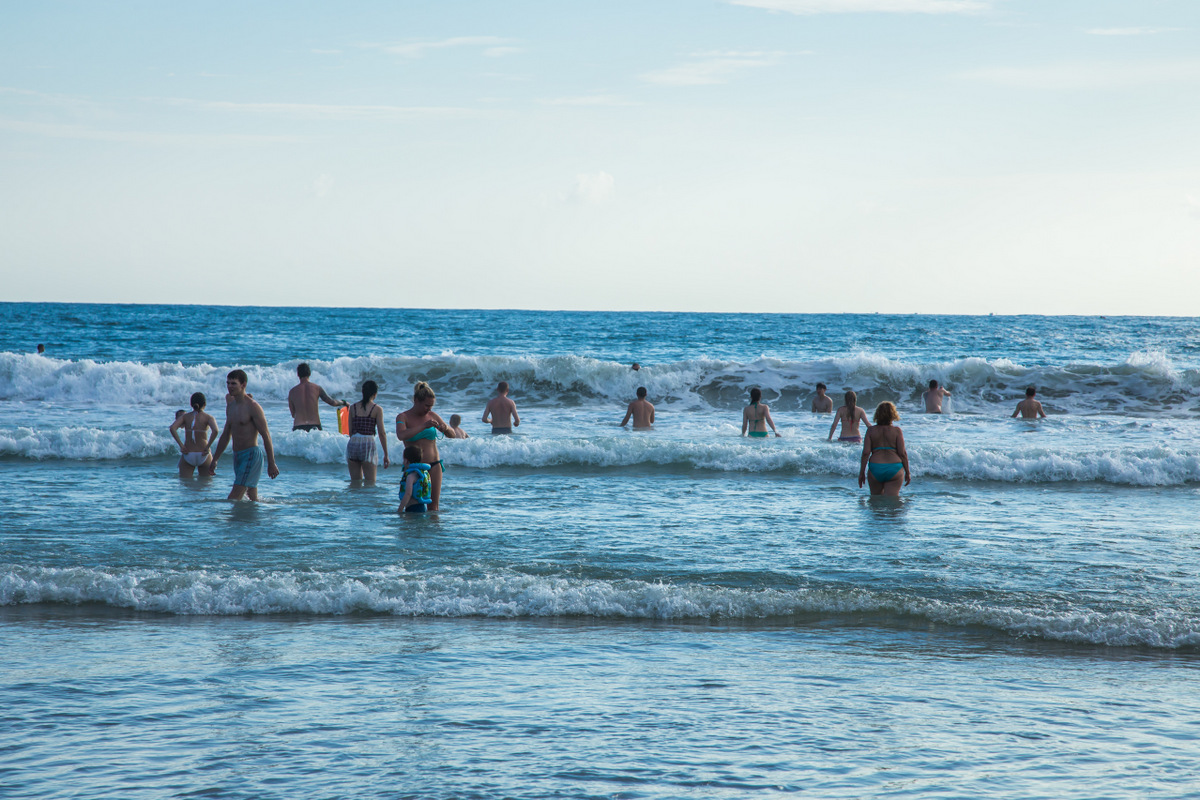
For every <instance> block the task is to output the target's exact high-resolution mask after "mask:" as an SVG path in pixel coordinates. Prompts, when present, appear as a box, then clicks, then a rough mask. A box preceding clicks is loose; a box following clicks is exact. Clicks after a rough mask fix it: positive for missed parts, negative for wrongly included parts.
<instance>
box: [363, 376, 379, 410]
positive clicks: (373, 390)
mask: <svg viewBox="0 0 1200 800" xmlns="http://www.w3.org/2000/svg"><path fill="white" fill-rule="evenodd" d="M362 393H363V399H362V407H363V411H366V410H367V401H368V400H370V399H371V398H372V397H374V396H375V395H377V394H379V384H377V383H376V382H375V381H363V385H362Z"/></svg>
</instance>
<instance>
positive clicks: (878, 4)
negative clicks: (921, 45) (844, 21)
mask: <svg viewBox="0 0 1200 800" xmlns="http://www.w3.org/2000/svg"><path fill="white" fill-rule="evenodd" d="M728 2H730V3H732V4H733V5H735V6H749V7H751V8H762V9H766V10H767V11H784V12H787V13H788V14H872V13H874V14H977V13H979V12H981V11H987V10H989V9H990V8H991V2H990V0H728Z"/></svg>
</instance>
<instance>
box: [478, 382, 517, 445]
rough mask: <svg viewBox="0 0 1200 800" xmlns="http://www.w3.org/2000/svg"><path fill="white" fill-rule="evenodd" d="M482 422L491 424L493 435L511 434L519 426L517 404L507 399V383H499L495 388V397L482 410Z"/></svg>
mask: <svg viewBox="0 0 1200 800" xmlns="http://www.w3.org/2000/svg"><path fill="white" fill-rule="evenodd" d="M489 418H490V419H489ZM483 421H484V422H489V421H490V422H491V423H492V433H494V434H497V433H512V432H513V431H512V429H513V428H515V427H517V426H518V425H520V424H521V417H520V415H519V414H517V404H516V403H514V402H513V401H512V400H509V399H508V382H507V381H500V383H499V384H498V385H497V386H496V396H495V397H493V398H492V399H491V400H489V401H488V404H487V406H486V407H484V409H483Z"/></svg>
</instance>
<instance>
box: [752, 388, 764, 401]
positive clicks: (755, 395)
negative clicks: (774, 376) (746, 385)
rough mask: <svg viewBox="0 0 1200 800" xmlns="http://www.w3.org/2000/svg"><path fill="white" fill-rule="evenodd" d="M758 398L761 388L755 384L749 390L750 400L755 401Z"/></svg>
mask: <svg viewBox="0 0 1200 800" xmlns="http://www.w3.org/2000/svg"><path fill="white" fill-rule="evenodd" d="M759 400H762V389H759V388H758V387H757V386H755V387H754V388H753V389H751V390H750V402H751V403H757V402H758V401H759Z"/></svg>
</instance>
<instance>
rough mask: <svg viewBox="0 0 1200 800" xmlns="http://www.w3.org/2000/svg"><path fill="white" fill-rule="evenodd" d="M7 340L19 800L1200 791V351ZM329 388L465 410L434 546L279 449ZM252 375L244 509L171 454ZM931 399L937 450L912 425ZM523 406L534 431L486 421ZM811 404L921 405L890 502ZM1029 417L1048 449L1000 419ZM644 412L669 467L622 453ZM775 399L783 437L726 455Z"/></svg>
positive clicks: (658, 327) (322, 449) (1076, 325)
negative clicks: (943, 410) (264, 471)
mask: <svg viewBox="0 0 1200 800" xmlns="http://www.w3.org/2000/svg"><path fill="white" fill-rule="evenodd" d="M235 319H236V320H241V321H243V322H245V323H247V324H249V325H252V328H251V329H249V330H247V331H245V333H244V334H241V333H237V332H232V333H231V334H230V335H228V336H224V337H222V338H221V339H220V340H219V341H217V340H216V339H215V337H210V338H213V342H212V344H211V345H210V343H209V342H208V341H206V339H205V338H202V337H198V336H196V335H195V333H194V332H195V331H197V330H203V331H217V330H221V329H222V328H223V326H226V325H228V324H229V323H230V321H231V320H235ZM0 320H2V321H3V322H4V323H5V324H4V325H3V326H0V351H3V352H0V478H2V479H0V504H2V505H3V507H4V508H5V509H6V511H5V524H4V526H3V535H2V536H0V642H2V643H3V647H4V654H5V658H4V659H3V660H0V689H2V691H3V696H4V697H5V703H4V706H3V710H2V711H0V717H2V722H3V724H0V795H3V796H5V797H30V798H32V797H38V798H49V797H122V798H124V797H147V798H149V797H155V798H157V797H185V796H186V797H237V798H242V797H244V798H259V797H280V798H296V797H351V796H353V797H447V798H449V797H481V798H483V797H530V798H533V797H630V798H634V797H662V798H667V797H679V796H696V797H747V796H775V795H782V794H794V793H798V792H807V793H809V794H810V795H813V796H818V797H884V796H887V797H963V796H969V795H980V794H984V795H987V796H1004V797H1044V798H1063V797H1078V798H1095V797H1190V796H1195V795H1196V789H1195V775H1196V774H1197V768H1198V766H1200V741H1198V737H1200V722H1197V720H1200V714H1198V713H1197V712H1198V711H1200V708H1198V706H1200V701H1197V700H1196V692H1195V686H1196V682H1197V678H1198V677H1200V675H1198V673H1197V669H1198V667H1200V658H1198V656H1200V591H1198V590H1200V586H1198V578H1197V576H1198V575H1200V544H1197V536H1196V534H1197V525H1196V522H1195V513H1194V509H1195V507H1196V502H1197V500H1198V497H1197V489H1198V488H1200V447H1198V446H1197V445H1196V442H1197V433H1198V432H1200V431H1198V430H1197V419H1198V418H1197V414H1196V411H1197V408H1198V407H1200V356H1198V355H1197V350H1196V339H1195V335H1194V333H1193V331H1194V321H1193V320H1184V319H1138V318H1122V319H1109V320H1104V319H1083V318H1065V319H1064V318H997V317H986V318H953V317H950V318H947V317H919V316H916V317H913V316H906V317H880V316H870V317H866V316H864V317H843V316H825V317H822V316H750V315H745V316H739V315H684V314H669V315H667V314H664V315H652V314H582V313H566V312H560V313H544V312H470V311H460V312H430V311H400V310H397V311H386V310H385V311H378V310H371V311H355V310H345V309H338V310H315V309H304V310H296V309H238V310H234V309H226V308H214V307H132V306H129V307H113V306H72V305H29V304H3V305H0ZM329 330H341V331H344V333H341V334H337V335H330V334H328V333H326V331H329ZM429 331H434V332H435V333H428V332H429ZM872 331H874V332H875V333H871V332H872ZM884 332H886V338H885V336H884ZM864 333H867V334H870V335H864ZM37 341H45V342H46V344H47V355H46V357H39V356H35V355H32V354H31V351H32V349H33V344H36V342H37ZM301 359H303V360H307V361H308V362H309V363H310V364H312V366H313V370H314V380H315V381H317V382H318V383H321V384H322V385H324V386H325V387H326V389H327V390H328V391H330V392H331V393H332V394H334V396H338V397H341V396H347V397H350V398H353V397H354V393H355V391H356V389H357V386H358V385H359V383H361V381H362V380H364V379H366V378H372V379H375V380H377V381H378V382H379V383H380V384H381V386H382V387H383V389H382V391H381V393H380V398H379V402H380V404H381V405H382V406H383V407H384V410H385V415H386V418H387V419H388V420H389V421H390V420H391V418H392V417H393V416H394V414H395V412H397V411H400V410H402V409H403V408H406V407H407V403H406V400H407V399H408V396H409V395H410V393H411V386H412V383H413V382H415V381H416V380H420V379H426V380H429V381H430V382H431V383H432V384H433V385H434V388H435V389H436V390H437V391H438V407H437V410H439V411H440V412H441V413H442V414H443V416H448V415H449V414H450V413H454V412H457V413H460V414H462V415H463V417H464V420H465V422H464V427H465V428H466V429H467V431H468V432H470V433H471V434H472V436H473V438H471V439H469V440H465V441H443V442H441V443H440V447H441V453H442V456H443V458H444V459H445V460H446V463H447V474H446V485H445V489H444V493H443V513H441V514H439V515H437V516H436V517H427V518H414V517H413V515H409V516H407V517H403V518H402V517H399V516H397V515H396V514H395V513H394V511H395V505H396V487H397V485H398V482H399V477H398V471H397V470H381V471H380V480H379V483H378V484H377V485H376V486H373V487H352V486H351V485H350V482H349V480H348V476H347V473H346V470H345V467H344V448H345V438H344V437H340V436H339V435H337V434H336V433H332V432H330V431H329V430H326V431H322V432H314V433H299V432H292V431H290V430H289V428H290V424H289V422H290V420H289V418H288V414H287V410H286V402H285V398H286V392H287V389H288V388H290V387H291V385H293V383H294V374H295V372H294V368H295V364H296V363H297V362H298V361H299V360H301ZM634 360H637V361H639V362H641V364H642V365H643V368H642V370H640V371H639V372H637V373H634V372H633V371H632V370H630V368H629V363H630V362H632V361H634ZM235 366H238V367H244V368H246V369H247V371H248V372H249V373H250V391H251V392H253V393H254V394H255V397H256V399H258V400H259V401H260V402H261V403H262V404H263V406H264V409H265V411H266V415H267V419H268V422H269V424H270V425H271V430H272V432H273V434H274V439H275V445H276V449H277V451H278V453H279V462H280V468H281V475H280V477H279V478H278V479H276V480H275V481H267V480H266V479H265V478H264V482H263V485H262V486H261V487H260V489H261V493H262V497H263V502H262V503H260V504H258V505H257V506H255V505H251V504H248V503H244V504H240V505H233V504H229V503H227V502H226V501H225V500H224V497H225V494H226V493H227V491H228V487H229V483H230V473H229V467H230V465H229V464H228V463H223V464H222V465H221V468H220V469H219V471H218V475H217V477H216V478H214V479H212V480H211V481H201V480H193V481H187V482H181V481H180V480H179V479H178V478H177V477H176V474H175V462H176V460H177V456H176V455H174V454H173V453H174V449H173V445H172V444H171V441H170V438H169V436H168V434H167V430H166V429H167V426H168V425H169V423H170V421H171V419H172V417H173V410H174V409H175V408H179V407H184V406H185V405H186V399H187V397H188V395H190V393H191V392H192V391H197V390H200V391H204V392H206V393H207V394H208V396H209V397H210V410H211V411H213V412H214V413H215V414H216V415H217V417H218V419H220V418H221V417H222V413H221V408H220V405H221V404H220V402H219V398H220V397H221V396H222V394H223V389H222V385H223V380H224V375H225V373H226V372H227V371H228V370H229V369H231V368H233V367H235ZM931 377H935V378H938V379H939V380H941V381H942V382H943V383H945V384H946V385H947V386H948V387H949V388H950V390H951V391H952V392H953V396H952V403H951V408H952V410H953V413H951V414H947V415H943V416H941V417H937V416H925V415H922V414H920V413H918V409H919V396H920V391H921V389H922V388H924V387H923V385H924V383H925V382H926V381H927V380H928V379H929V378H931ZM499 379H507V380H508V381H509V382H510V383H512V384H513V393H512V396H513V398H514V399H515V400H516V402H517V404H518V406H519V408H520V409H521V414H522V420H523V424H522V426H521V427H520V428H519V429H518V430H519V431H520V435H516V436H512V437H497V438H493V437H491V436H488V435H486V430H485V428H486V426H484V425H483V424H482V423H481V422H479V416H480V414H481V413H482V410H483V405H484V403H485V402H486V400H487V398H488V396H489V395H490V392H491V389H492V388H493V386H494V383H495V381H497V380H499ZM817 380H823V381H825V382H826V383H828V384H829V385H830V388H831V392H832V393H834V394H835V396H837V395H838V394H840V391H841V390H843V389H844V388H849V387H852V388H855V389H856V390H857V391H858V392H859V395H860V397H861V398H864V399H863V404H864V405H868V406H869V405H871V404H873V403H876V402H878V401H880V400H882V399H891V400H893V401H895V402H897V403H898V405H899V407H900V409H901V414H902V418H901V420H900V424H901V425H902V426H903V428H904V431H905V436H906V439H907V441H908V447H909V451H910V456H911V459H912V464H913V471H914V480H913V483H912V485H911V486H910V487H908V488H907V489H906V490H905V491H904V496H903V498H902V501H901V502H900V503H894V502H893V503H889V502H884V501H879V500H874V501H873V500H870V499H868V498H867V497H866V496H865V493H864V492H863V491H862V490H860V489H859V488H858V487H857V483H856V481H855V480H854V476H855V475H856V473H857V463H858V451H857V450H856V449H854V448H850V447H846V446H841V445H837V444H835V443H829V442H827V441H826V435H827V434H828V428H829V421H830V420H829V417H827V416H826V417H821V416H815V415H812V414H810V413H808V411H807V405H808V402H809V399H810V398H811V386H812V384H813V383H815V382H816V381H817ZM1031 382H1032V383H1036V384H1037V385H1038V387H1039V394H1040V397H1041V399H1042V400H1043V402H1044V403H1045V405H1046V408H1047V410H1048V412H1049V413H1050V419H1049V420H1047V421H1045V422H1042V423H1039V424H1029V423H1024V422H1019V421H1015V420H1010V419H1009V418H1008V415H1009V414H1011V412H1012V409H1013V407H1015V403H1016V401H1017V400H1018V399H1019V398H1020V396H1021V395H1022V394H1023V390H1024V387H1025V385H1026V384H1028V383H1031ZM638 385H645V386H646V387H647V388H648V389H649V394H650V399H651V401H652V402H654V403H655V404H656V406H657V408H658V423H657V425H656V430H655V431H653V432H650V433H632V432H629V431H625V430H622V429H620V428H618V427H617V425H616V423H618V422H619V421H620V418H621V416H622V415H623V413H624V407H625V404H626V403H627V402H628V400H629V399H631V398H632V396H633V389H634V388H636V387H637V386H638ZM753 385H757V386H760V387H762V388H763V391H764V399H765V400H766V401H767V402H769V403H770V404H771V406H772V413H773V415H774V417H775V421H776V424H777V425H778V426H779V428H780V431H781V432H782V433H783V438H781V439H771V440H768V441H749V440H746V439H743V438H741V437H740V436H739V435H738V434H739V432H740V409H741V407H742V406H743V405H744V404H745V402H746V401H745V397H746V390H747V389H748V388H749V387H750V386H753ZM330 411H331V409H326V411H325V412H324V413H325V419H326V425H332V422H333V420H332V414H331V413H328V412H330ZM392 447H393V449H394V448H395V447H396V443H395V440H394V437H392ZM224 461H225V460H223V462H224ZM393 473H397V474H393Z"/></svg>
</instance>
